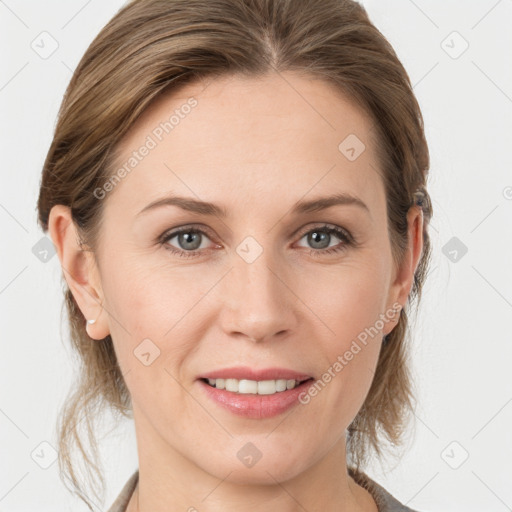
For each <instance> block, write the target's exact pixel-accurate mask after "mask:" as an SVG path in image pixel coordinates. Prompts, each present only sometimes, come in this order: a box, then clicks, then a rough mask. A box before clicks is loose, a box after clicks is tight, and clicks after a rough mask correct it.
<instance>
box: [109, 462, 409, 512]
mask: <svg viewBox="0 0 512 512" xmlns="http://www.w3.org/2000/svg"><path fill="white" fill-rule="evenodd" d="M348 473H349V475H350V476H351V477H352V478H353V479H354V480H355V481H356V482H357V484H359V485H360V486H362V487H364V488H365V489H366V490H367V491H368V492H369V493H370V494H371V495H372V496H373V499H374V500H375V503H376V504H377V508H378V510H379V512H417V511H416V510H413V509H412V508H409V507H406V506H405V505H402V503H400V502H399V501H398V500H397V499H396V498H394V497H393V496H392V495H391V494H389V492H387V491H386V489H384V487H381V486H380V485H379V484H378V483H377V482H375V481H373V480H372V479H371V478H370V477H369V476H367V475H366V474H365V473H363V472H357V473H356V472H355V471H354V470H353V469H352V468H349V469H348ZM138 480H139V470H138V469H137V471H135V473H133V474H132V476H131V477H130V478H129V479H128V481H127V482H126V484H125V485H124V487H123V489H122V490H121V493H120V494H119V496H118V497H117V499H116V501H114V503H113V504H112V506H111V507H110V508H109V509H108V512H125V511H126V507H127V506H128V502H129V501H130V498H131V496H132V494H133V491H134V490H135V487H136V486H137V482H138Z"/></svg>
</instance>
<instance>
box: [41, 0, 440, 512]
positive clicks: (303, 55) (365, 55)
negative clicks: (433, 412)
mask: <svg viewBox="0 0 512 512" xmlns="http://www.w3.org/2000/svg"><path fill="white" fill-rule="evenodd" d="M288 70H290V71H298V72H302V73H304V74H307V75H310V76H312V77H314V78H320V79H323V80H325V81H326V82H329V83H330V84H333V85H334V86H335V87H337V89H338V90H339V91H340V92H341V93H342V94H344V95H345V96H346V97H348V98H349V99H350V100H351V101H353V102H354V103H356V104H357V105H358V106H359V107H360V108H361V109H363V110H364V111H365V112H366V113H367V114H369V115H370V117H371V119H372V121H373V125H374V126H373V130H374V133H375V135H376V137H375V141H376V142H375V144H376V149H377V154H378V157H379V163H380V168H379V172H380V173H381V175H382V178H383V180H384V185H385V190H386V198H387V199H386V201H387V215H388V219H387V220H388V230H389V239H390V243H391V247H392V253H393V258H394V262H395V263H396V264H397V265H398V264H400V262H401V261H402V257H403V255H404V251H405V249H406V247H407V243H408V239H407V228H408V226H407V219H406V215H407V212H408V210H409V208H410V207H411V206H413V205H415V204H417V205H419V206H421V208H422V210H423V218H424V231H423V240H424V246H423V253H422V255H421V259H420V261H419V264H418V267H417V269H416V272H415V276H414V282H413V287H412V290H411V294H410V296H409V300H408V304H407V305H406V307H405V308H404V309H402V311H401V313H400V319H399V322H398V324H397V325H396V327H395V328H394V329H393V331H392V332H391V333H390V334H389V335H388V336H386V338H385V339H384V341H383V343H382V347H381V352H380V355H379V360H378V364H377V369H376V373H375V376H374V378H373V382H372V385H371V388H370V391H369V393H368V395H367V397H366V400H365V402H364V404H363V406H362V408H361V410H360V411H359V413H358V414H357V416H356V418H355V419H354V421H353V422H352V424H351V425H350V427H349V429H348V433H349V436H348V442H347V457H348V458H349V460H350V464H351V465H352V466H353V467H355V468H360V467H361V468H362V467H364V465H365V464H367V462H368V461H369V454H370V451H371V450H370V449H373V450H374V452H375V453H376V454H377V455H378V457H379V458H381V456H382V452H383V451H382V448H383V444H382V440H386V439H387V441H390V442H391V444H393V445H398V444H399V442H400V440H401V438H402V434H403V432H404V430H405V427H406V424H407V422H408V419H410V418H409V412H410V411H411V410H412V409H413V400H414V393H413V391H412V390H413V383H412V381H411V375H410V372H409V366H408V361H407V351H406V339H407V338H408V336H407V332H408V310H409V308H410V307H411V306H412V304H413V303H414V299H417V300H418V302H419V299H420V297H421V290H422V286H423V282H424V279H425V277H426V273H427V266H428V263H429V260H430V251H431V248H430V240H429V235H428V225H429V221H430V218H431V216H432V206H431V202H430V198H429V195H428V193H427V190H426V180H427V173H428V168H429V154H428V148H427V143H426V140H425V135H424V129H423V119H422V115H421V112H420V108H419V105H418V103H417V100H416V98H415V96H414V93H413V90H412V86H411V83H410V80H409V77H408V75H407V73H406V71H405V69H404V68H403V66H402V64H401V63H400V61H399V59H398V57H397V55H396V54H395V52H394V50H393V48H392V47H391V45H390V44H389V42H388V41H387V40H386V39H385V37H384V36H383V35H382V34H381V33H380V32H379V30H378V29H377V28H376V27H375V26H374V25H373V24H372V23H371V21H370V20H369V18H368V15H367V13H366V11H365V9H364V8H363V7H362V6H361V5H360V4H358V3H357V2H355V1H351V0H135V1H132V2H129V3H128V4H126V5H125V6H123V7H122V8H121V9H120V10H119V12H118V13H117V14H116V15H115V16H114V17H113V18H112V19H111V21H109V22H108V23H107V25H106V26H105V27H104V28H103V29H102V30H101V32H100V33H99V34H98V36H97V37H96V38H95V39H94V41H93V42H92V43H91V45H90V46H89V48H88V49H87V51H86V52H85V54H84V56H83V57H82V59H81V61H80V63H79V64H78V66H77V68H76V70H75V72H74V74H73V77H72V79H71V82H70V84H69V86H68V88H67V90H66V93H65V95H64V98H63V101H62V105H61V107H60V110H59V114H58V121H57V125H56V128H55V134H54V138H53V141H52V143H51V146H50V148H49V151H48V155H47V157H46V160H45V163H44V167H43V172H42V180H41V186H40V194H39V199H38V221H39V224H40V226H41V227H42V229H43V230H44V231H45V232H46V231H47V230H48V217H49V213H50V210H51V208H52V207H53V206H54V205H57V204H62V205H66V206H68V207H70V209H71V212H72V217H73V220H74V223H75V225H76V227H77V229H78V232H79V236H80V238H81V243H83V244H84V247H87V248H88V249H87V250H91V251H92V252H93V253H94V251H95V249H97V247H98V240H99V238H98V237H99V235H100V227H101V217H102V207H103V206H104V201H101V200H98V199H97V198H96V196H95V194H94V193H93V192H94V190H95V189H96V188H97V187H100V186H101V185H102V184H104V183H105V182H106V181H107V180H108V179H109V178H110V177H111V175H112V173H113V171H114V169H113V164H114V155H115V149H116V148H117V147H118V145H119V143H120V141H121V140H122V138H123V136H124V135H125V134H126V132H127V131H128V130H129V129H130V127H131V126H133V124H134V123H135V121H136V120H137V119H138V118H139V116H140V115H141V114H142V113H143V112H144V110H145V109H146V108H147V107H148V106H149V105H150V103H151V102H152V101H153V100H155V99H156V98H157V97H158V96H159V95H161V94H162V93H163V92H164V90H173V89H176V88H178V87H179V86H180V85H183V84H187V83H191V82H194V81H196V80H198V79H201V78H203V77H209V78H215V77H216V76H222V75H235V74H239V75H244V76H248V77H261V76H264V75H265V74H267V73H269V72H278V73H281V72H283V71H288ZM340 142H341V141H340ZM106 200H108V198H107V199H106ZM418 302H417V304H418ZM65 304H66V307H67V312H68V318H69V325H70V333H71V342H72V346H73V348H74V350H75V351H76V353H77V354H78V356H79V358H78V359H79V361H80V373H79V376H78V379H77V381H76V383H75V387H74V388H73V389H72V390H70V393H69V396H68V397H67V400H66V402H65V404H64V405H63V407H62V410H61V412H60V415H59V420H58V436H59V467H60V471H61V477H62V475H65V476H66V477H67V478H68V479H69V480H70V482H71V483H72V486H73V488H72V490H73V491H74V492H76V494H77V495H78V496H79V497H80V498H81V499H82V500H84V501H85V502H86V503H87V505H88V506H89V508H91V510H92V507H91V502H90V501H89V500H90V498H89V497H88V496H87V495H86V493H85V492H84V489H85V487H84V486H85V483H84V484H83V485H82V484H81V482H80V479H79V478H78V475H77V472H76V465H75V462H74V460H73V457H72V450H73V447H74V446H76V447H77V448H78V449H79V451H80V456H81V458H82V459H81V461H82V462H85V468H86V470H87V472H88V476H89V478H90V481H92V477H93V474H92V470H94V472H95V474H96V476H97V478H98V481H99V482H100V483H101V486H102V492H103V493H104V488H105V483H104V479H103V476H102V470H101V469H100V467H101V464H100V467H99V466H98V460H99V459H98V449H97V439H96V435H95V433H96V427H95V425H96V423H95V421H96V419H97V417H99V414H100V413H102V412H105V410H106V409H109V410H110V411H112V412H113V413H115V414H116V416H117V417H122V416H125V417H131V414H130V412H131V401H130V394H129V392H128V389H127V387H126V384H125V381H124V379H123V376H122V374H121V371H120V368H119V365H118V362H117V359H116V355H115V352H114V348H113V344H112V339H111V337H110V335H109V336H107V337H106V338H104V339H103V340H100V341H95V340H92V339H91V338H90V337H89V336H88V334H87V332H86V330H85V321H86V319H85V318H84V315H83V314H82V312H81V311H80V309H79V308H78V305H77V303H76V302H75V299H74V297H73V295H72V293H71V292H70V290H69V288H68V287H67V286H66V287H65ZM417 304H416V305H417ZM117 413H120V415H119V414H117ZM79 427H81V428H83V429H84V430H85V432H86V434H87V442H88V444H89V446H90V451H89V452H88V451H87V449H86V446H85V445H84V438H83V435H82V434H81V432H80V429H79ZM381 438H382V439H381ZM340 463H341V461H340ZM92 487H93V488H94V487H95V485H93V486H92ZM96 489H97V486H96ZM96 489H93V490H94V493H95V495H96V496H98V494H97V492H96Z"/></svg>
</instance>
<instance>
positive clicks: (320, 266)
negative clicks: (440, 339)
mask: <svg viewBox="0 0 512 512" xmlns="http://www.w3.org/2000/svg"><path fill="white" fill-rule="evenodd" d="M428 167H429V158H428V149H427V144H426V141H425V136H424V132H423V123H422V117H421V112H420V109H419V106H418V104H417V101H416V99H415V97H414V94H413V92H412V88H411V85H410V81H409V78H408V76H407V73H406V71H405V70H404V68H403V67H402V65H401V63H400V62H399V60H398V59H397V57H396V54H395V53H394V51H393V49H392V48H391V46H390V45H389V43H388V42H387V41H386V39H385V38H384V37H383V36H382V34H381V33H380V32H379V31H378V30H377V29H376V28H375V27H374V26H373V25H372V24H371V22H370V21H369V19H368V17H367V14H366V12H365V11H364V9H363V8H362V7H361V6H360V5H359V4H357V3H356V2H353V1H347V0H243V1H240V0H214V1H211V0H172V1H170V0H135V1H132V2H130V3H128V4H127V5H126V6H125V7H123V8H122V9H121V10H120V11H119V12H118V13H117V14H116V15H115V16H114V18H113V19H112V20H111V21H110V22H109V23H108V24H107V25H106V26H105V27H104V29H103V30H102V31H101V32H100V34H99V35H98V36H97V37H96V39H95V40H94V41H93V42H92V44H91V46H90V47H89V48H88V50H87V51H86V53H85V55H84V57H83V58H82V60H81V62H80V63H79V65H78V67H77V69H76V71H75V73H74V76H73V78H72V80H71V83H70V85H69V87H68V90H67V93H66V95H65V97H64V100H63V103H62V107H61V110H60V113H59V119H58V123H57V126H56V131H55V135H54V140H53V142H52V145H51V147H50V150H49V153H48V155H47V158H46V161H45V165H44V169H43V176H42V182H41V189H40V196H39V202H38V209H39V222H40V224H41V226H42V228H43V229H44V230H45V231H49V233H50V235H51V238H52V240H53V243H54V244H55V246H56V249H57V252H58V256H59V259H60V262H61V265H62V270H63V277H64V278H65V281H66V285H67V289H66V304H67V308H68V314H69V322H70V328H71V337H72V342H73V345H74V348H75V349H76V350H77V351H78V354H79V355H80V358H81V361H82V363H83V366H82V373H81V375H80V379H79V381H78V383H77V387H76V389H75V390H74V393H73V394H70V396H69V399H68V402H67V403H66V406H65V408H64V410H63V411H62V415H61V417H60V419H59V436H60V450H59V457H60V458H59V465H60V468H61V471H62V474H64V475H65V476H67V478H68V479H69V480H70V481H71V483H72V485H73V488H74V490H75V492H76V493H77V494H78V495H79V496H80V497H81V498H82V499H83V500H84V502H86V503H87V505H88V506H89V508H90V509H91V510H92V505H93V504H95V500H96V498H97V496H98V494H97V493H96V489H95V487H94V484H93V485H91V487H92V491H91V492H88V491H86V488H85V485H84V484H82V483H81V482H80V481H79V478H78V477H77V474H76V470H75V462H74V461H73V459H72V457H71V449H72V447H73V446H74V445H76V446H77V447H78V448H79V450H80V451H81V454H82V456H83V459H84V460H85V461H86V463H87V465H88V470H89V472H90V475H92V470H94V471H95V472H96V475H97V477H98V479H99V480H100V481H101V482H102V483H103V481H102V475H101V470H100V469H98V465H97V459H96V458H95V457H92V460H91V455H90V454H89V453H87V451H86V450H85V448H84V444H83V441H82V436H81V434H80V431H79V426H80V425H79V423H78V420H79V419H82V418H83V421H82V424H85V426H86V427H87V431H88V434H89V442H90V443H91V445H92V448H93V450H92V453H93V454H95V452H94V450H95V448H96V444H95V438H94V432H95V429H96V423H95V420H96V419H97V416H98V411H101V410H102V408H105V407H110V408H111V410H113V411H117V412H120V413H122V414H123V415H125V416H127V417H133V420H134V425H135V432H136V438H137V450H138V458H139V467H138V469H137V471H135V472H134V473H133V475H132V477H131V478H130V479H129V481H128V482H127V483H126V485H125V487H124V489H123V490H122V492H121V494H120V495H119V497H118V499H117V500H116V502H115V503H114V504H113V505H112V507H111V508H110V511H111V512H118V511H128V512H134V511H152V512H159V511H164V510H165V511H168V510H190V511H192V510H201V511H217V510H222V511H231V510H251V511H259V510H273V511H288V510H310V511H313V510H324V511H340V510H343V511H365V512H370V511H372V512H375V511H377V510H378V511H381V512H382V511H392V510H393V511H394V510H411V509H410V508H408V507H406V506H405V505H403V504H401V503H400V502H399V501H398V500H397V499H395V498H394V497H393V496H392V495H391V494H390V493H388V492H387V491H386V490H385V489H384V488H383V487H381V486H380V485H378V484H377V483H376V482H375V481H373V480H372V479H370V478H369V477H368V475H366V474H365V472H364V468H365V466H366V465H368V462H369V460H370V457H371V456H372V455H376V456H379V457H382V456H383V444H382V443H383V440H387V441H390V442H391V443H393V444H398V443H399V441H400V439H401V434H402V431H403V430H404V429H405V425H406V423H407V418H408V413H409V412H410V411H411V408H412V403H413V395H412V392H411V389H412V384H411V380H410V375H409V370H408V367H407V364H406V357H407V355H406V334H407V319H408V316H407V314H408V311H409V308H410V306H411V302H412V301H413V299H415V298H417V299H419V298H420V296H421V289H422V285H423V281H424V278H425V274H426V270H427V265H428V261H429V256H430V242H429V236H428V223H429V221H430V218H431V215H432V208H431V203H430V199H429V195H428V193H427V190H426V179H427V171H428ZM93 494H94V495H95V496H94V497H93V496H92V495H93Z"/></svg>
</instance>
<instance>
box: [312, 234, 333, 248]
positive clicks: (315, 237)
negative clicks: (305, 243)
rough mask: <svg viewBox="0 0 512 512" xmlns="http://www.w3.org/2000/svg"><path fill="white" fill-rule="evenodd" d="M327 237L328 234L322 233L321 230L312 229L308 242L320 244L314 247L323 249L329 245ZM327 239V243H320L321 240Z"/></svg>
mask: <svg viewBox="0 0 512 512" xmlns="http://www.w3.org/2000/svg"><path fill="white" fill-rule="evenodd" d="M329 239H330V235H329V234H328V233H324V232H323V231H313V233H311V235H310V240H309V241H310V242H311V243H312V245H313V246H315V245H316V244H320V246H319V247H317V246H315V247H314V248H315V249H324V248H325V247H328V246H329ZM326 240H327V244H325V243H324V244H322V242H325V241H326Z"/></svg>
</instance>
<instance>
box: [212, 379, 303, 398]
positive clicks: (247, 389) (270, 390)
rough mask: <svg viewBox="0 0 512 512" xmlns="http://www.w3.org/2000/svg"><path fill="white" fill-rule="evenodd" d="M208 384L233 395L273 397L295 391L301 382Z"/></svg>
mask: <svg viewBox="0 0 512 512" xmlns="http://www.w3.org/2000/svg"><path fill="white" fill-rule="evenodd" d="M208 384H210V386H213V387H215V388H217V389H225V390H226V391H231V392H233V393H240V394H253V395H256V394H257V395H273V394H274V393H280V392H282V391H286V390H287V389H293V388H294V387H296V386H298V385H299V384H300V382H299V381H298V380H294V379H288V380H287V379H277V380H259V381H256V380H247V379H242V380H238V379H208Z"/></svg>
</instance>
